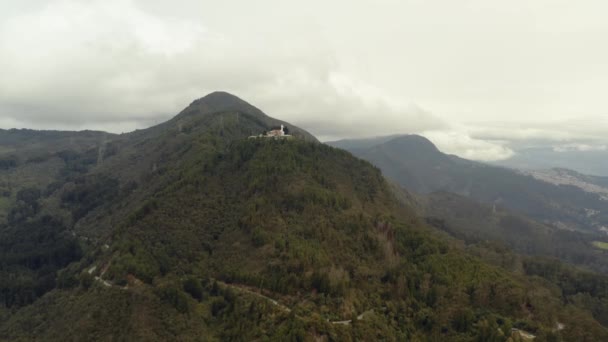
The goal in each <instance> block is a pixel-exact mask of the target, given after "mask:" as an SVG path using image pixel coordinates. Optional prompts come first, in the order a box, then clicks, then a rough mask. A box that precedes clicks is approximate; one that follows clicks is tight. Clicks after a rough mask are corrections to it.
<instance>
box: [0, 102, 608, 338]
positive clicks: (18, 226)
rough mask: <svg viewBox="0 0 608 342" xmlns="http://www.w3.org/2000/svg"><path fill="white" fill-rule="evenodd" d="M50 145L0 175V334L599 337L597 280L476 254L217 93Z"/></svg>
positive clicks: (360, 173) (334, 156)
mask: <svg viewBox="0 0 608 342" xmlns="http://www.w3.org/2000/svg"><path fill="white" fill-rule="evenodd" d="M277 124H284V125H287V126H288V127H289V130H290V132H291V133H293V135H294V138H291V139H274V138H250V136H251V135H255V134H256V133H259V132H262V131H265V130H268V129H269V128H270V127H271V126H274V125H277ZM252 133H253V134H252ZM41 134H42V133H41ZM69 134H72V133H69ZM63 148H64V147H63V146H62V147H61V149H60V151H58V152H55V150H54V149H49V153H48V158H47V159H46V160H43V161H40V162H39V163H38V164H36V163H35V162H33V161H29V160H28V159H18V160H17V161H15V163H11V166H10V168H9V169H7V170H0V172H1V173H2V177H4V178H3V179H4V181H5V182H6V183H7V184H8V186H10V189H11V193H10V194H9V195H8V196H7V200H6V206H5V210H6V213H7V214H6V220H5V222H3V224H2V225H1V226H0V303H1V304H2V305H0V340H7V341H12V340H61V341H64V340H145V341H155V340H163V341H165V340H204V341H209V340H210V341H216V340H247V341H249V340H276V341H304V340H306V341H313V340H314V341H329V340H337V341H343V340H366V341H369V340H387V341H402V340H413V341H424V340H439V339H446V340H461V341H474V340H480V341H507V340H511V341H513V340H518V339H521V338H522V336H524V337H525V336H529V335H530V334H533V335H535V336H536V338H537V339H538V340H562V339H563V340H571V341H573V340H577V341H578V340H581V341H582V340H606V339H608V329H607V328H606V327H607V326H608V322H606V321H605V317H604V311H602V310H596V309H597V308H598V307H600V308H601V305H602V303H603V302H602V301H605V292H606V291H605V289H606V288H608V282H606V280H605V279H604V278H602V277H600V276H597V275H594V274H587V273H585V274H584V277H583V276H579V273H576V272H578V271H572V270H570V269H568V268H567V267H565V266H563V265H561V264H559V263H558V264H556V265H553V267H551V268H547V269H550V270H551V272H545V273H543V274H542V275H539V272H538V270H539V269H542V268H543V266H542V265H545V264H544V263H543V262H544V261H543V260H535V259H534V260H527V259H526V261H525V262H526V265H527V267H524V266H526V265H523V261H521V262H520V267H518V268H517V269H519V270H520V271H517V272H514V271H513V270H512V269H507V268H505V267H503V266H502V265H498V264H495V263H492V262H490V261H488V260H486V254H488V253H489V252H487V253H485V254H484V253H480V252H479V251H487V250H488V249H487V248H485V247H483V246H480V247H479V249H478V250H476V251H475V253H473V252H471V251H470V250H468V249H467V248H464V247H463V245H462V243H461V242H460V241H457V240H455V239H453V238H446V237H445V235H444V233H442V232H441V231H439V230H438V229H436V228H434V227H433V226H431V225H428V224H427V223H425V221H424V219H423V218H422V216H424V215H423V214H424V213H422V212H420V211H419V210H420V209H419V208H417V207H416V206H415V201H414V197H413V196H410V195H409V194H408V193H407V192H404V191H402V190H400V192H399V193H398V194H397V195H398V196H399V197H397V196H396V193H395V191H394V190H395V189H394V187H393V186H392V185H391V184H389V183H388V182H387V181H386V180H385V179H384V178H383V176H382V174H381V173H380V170H379V169H377V168H376V167H374V166H372V165H371V164H370V163H369V162H366V161H363V160H361V159H358V158H356V157H354V156H353V155H352V154H350V153H349V152H346V151H344V150H341V149H337V148H333V147H330V146H326V145H323V144H320V143H318V141H317V140H316V139H315V138H314V137H312V136H311V135H309V134H308V133H306V131H304V130H302V129H299V128H297V127H294V126H292V125H290V124H288V123H283V122H281V121H279V120H275V119H272V118H270V117H268V116H266V115H265V114H264V113H262V112H261V111H259V110H258V109H256V108H255V107H253V106H251V105H248V104H247V103H246V102H244V101H242V100H240V99H238V98H236V97H235V96H233V95H230V94H226V93H213V94H211V95H208V96H206V97H204V98H202V99H200V100H197V101H194V102H193V103H192V104H191V105H190V106H188V107H187V108H186V109H185V110H184V111H182V112H181V113H180V114H178V115H177V116H176V117H175V118H173V119H171V120H169V121H168V122H166V123H163V124H160V125H158V126H155V127H151V128H149V129H145V130H139V131H135V132H132V133H128V134H122V135H116V136H113V135H102V136H101V137H99V139H97V138H95V139H92V140H90V141H89V140H86V139H85V140H83V142H82V143H81V144H80V145H78V146H77V147H75V148H73V149H70V148H68V149H66V150H63ZM36 150H37V151H44V150H45V149H44V147H43V146H40V147H36ZM11 153H14V154H15V155H16V156H19V155H20V151H19V149H15V150H14V151H12V152H11ZM51 165H54V168H50V169H47V167H49V166H51ZM28 168H31V169H35V170H37V171H36V172H32V173H31V175H32V176H31V177H25V178H17V177H15V175H16V174H18V173H19V172H21V171H22V170H27V169H28ZM42 169H45V170H48V171H47V172H46V174H45V173H43V172H42V171H41V170H42ZM34 179H35V182H34V181H33V180H34ZM406 199H407V201H412V205H408V204H404V202H407V201H406ZM504 253H505V255H507V254H508V252H504ZM509 255H510V254H509ZM521 270H525V271H521ZM528 272H529V273H528ZM578 279H586V280H588V281H586V282H585V283H580V282H578ZM589 284H593V286H594V288H589V287H588V286H587V285H589ZM566 291H567V292H566ZM564 294H567V296H566V295H564ZM577 295H578V296H577ZM598 303H599V304H598Z"/></svg>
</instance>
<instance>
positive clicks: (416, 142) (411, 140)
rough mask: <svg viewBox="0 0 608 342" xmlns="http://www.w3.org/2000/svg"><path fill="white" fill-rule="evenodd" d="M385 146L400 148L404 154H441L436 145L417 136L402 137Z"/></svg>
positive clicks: (390, 141) (388, 142)
mask: <svg viewBox="0 0 608 342" xmlns="http://www.w3.org/2000/svg"><path fill="white" fill-rule="evenodd" d="M383 145H391V146H394V147H398V148H400V149H403V150H404V152H405V151H412V152H415V153H441V152H440V151H439V150H438V149H437V147H436V146H435V144H433V143H432V142H431V141H430V140H429V139H427V138H425V137H423V136H420V135H416V134H409V135H401V136H398V137H396V138H394V139H391V140H389V141H387V142H386V143H384V144H383Z"/></svg>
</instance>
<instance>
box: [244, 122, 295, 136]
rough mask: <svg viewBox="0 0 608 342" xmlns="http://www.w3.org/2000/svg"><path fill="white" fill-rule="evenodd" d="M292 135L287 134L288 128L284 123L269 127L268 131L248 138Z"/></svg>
mask: <svg viewBox="0 0 608 342" xmlns="http://www.w3.org/2000/svg"><path fill="white" fill-rule="evenodd" d="M292 137H293V136H292V135H290V134H289V129H288V128H287V127H285V126H284V125H281V126H275V127H271V128H270V130H269V131H267V132H264V133H262V134H260V135H257V136H256V135H252V136H250V137H249V138H250V139H252V138H274V139H289V138H292Z"/></svg>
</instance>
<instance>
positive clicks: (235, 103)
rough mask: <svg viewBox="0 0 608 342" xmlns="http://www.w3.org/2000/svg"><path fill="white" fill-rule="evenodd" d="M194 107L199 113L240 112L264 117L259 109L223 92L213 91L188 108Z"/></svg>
mask: <svg viewBox="0 0 608 342" xmlns="http://www.w3.org/2000/svg"><path fill="white" fill-rule="evenodd" d="M192 107H195V108H196V109H198V111H199V112H203V113H218V112H242V113H246V114H251V115H255V116H262V117H266V114H264V113H263V112H262V111H261V110H260V109H258V108H256V107H255V106H253V105H251V104H250V103H248V102H247V101H245V100H243V99H241V98H239V97H238V96H236V95H233V94H230V93H228V92H225V91H214V92H212V93H209V94H207V95H205V96H203V97H201V98H200V99H197V100H195V101H194V102H192V103H191V104H190V106H189V107H188V108H192Z"/></svg>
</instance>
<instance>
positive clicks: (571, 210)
mask: <svg viewBox="0 0 608 342" xmlns="http://www.w3.org/2000/svg"><path fill="white" fill-rule="evenodd" d="M364 141H368V140H364ZM347 142H348V143H345V142H344V141H342V142H334V143H329V144H330V145H336V146H342V147H343V148H346V149H347V150H349V151H351V152H352V153H353V154H355V155H356V156H358V157H360V158H363V159H365V160H368V161H370V162H371V163H373V164H374V165H376V166H377V167H379V168H380V169H382V172H383V173H384V174H385V175H386V176H388V177H389V178H391V179H394V180H395V181H396V182H398V183H399V184H400V185H401V186H403V187H405V188H407V189H409V190H412V191H415V192H419V193H431V192H434V191H446V192H451V193H455V194H460V195H463V196H466V197H470V198H472V199H475V200H477V201H480V202H482V203H488V204H497V205H501V206H505V207H507V208H509V209H512V210H515V211H517V212H519V213H522V214H525V215H527V216H529V217H531V218H534V219H536V220H538V221H540V222H543V223H547V224H552V225H556V226H559V227H562V228H564V229H569V230H580V231H590V232H598V231H600V230H601V228H602V227H605V226H608V201H605V200H604V199H603V195H602V194H599V193H596V192H590V191H586V190H585V189H582V188H580V187H578V186H575V185H571V184H554V183H553V182H547V181H543V180H539V179H536V178H534V177H532V176H530V175H528V174H524V173H521V172H518V171H515V170H513V169H507V168H503V167H497V166H491V165H487V164H483V163H478V162H474V161H470V160H466V159H462V158H459V157H456V156H453V155H447V154H444V153H442V152H440V151H439V150H438V149H437V148H436V147H435V146H434V145H433V144H432V143H431V142H430V141H429V140H428V139H426V138H424V137H421V136H417V135H406V136H398V137H396V138H393V139H390V140H388V141H385V142H382V143H380V144H377V145H373V146H369V145H368V146H366V147H364V148H361V145H360V144H358V143H357V142H358V141H357V140H351V141H347ZM594 179H596V180H597V179H600V180H601V178H599V177H595V178H594Z"/></svg>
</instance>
